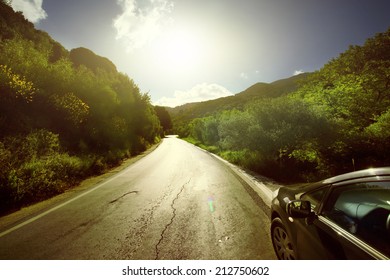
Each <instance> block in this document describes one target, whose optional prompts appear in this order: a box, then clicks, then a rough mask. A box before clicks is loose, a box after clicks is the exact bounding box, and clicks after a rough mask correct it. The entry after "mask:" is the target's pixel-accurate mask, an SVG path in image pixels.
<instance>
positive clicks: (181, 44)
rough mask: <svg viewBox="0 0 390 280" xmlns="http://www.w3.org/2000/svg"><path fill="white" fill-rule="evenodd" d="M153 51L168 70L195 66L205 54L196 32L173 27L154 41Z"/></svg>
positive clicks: (188, 68) (181, 69)
mask: <svg viewBox="0 0 390 280" xmlns="http://www.w3.org/2000/svg"><path fill="white" fill-rule="evenodd" d="M154 52H155V55H156V57H157V61H159V62H160V63H161V64H162V65H161V66H163V67H164V68H165V69H167V70H168V71H183V70H191V69H194V68H197V67H198V66H199V64H200V63H201V61H202V59H203V58H204V56H205V51H204V43H203V42H202V40H201V39H200V37H199V36H197V34H196V33H194V32H191V31H189V30H185V29H180V28H175V29H172V30H169V31H168V32H166V33H164V34H162V35H161V36H160V38H159V40H158V41H156V42H155V45H154Z"/></svg>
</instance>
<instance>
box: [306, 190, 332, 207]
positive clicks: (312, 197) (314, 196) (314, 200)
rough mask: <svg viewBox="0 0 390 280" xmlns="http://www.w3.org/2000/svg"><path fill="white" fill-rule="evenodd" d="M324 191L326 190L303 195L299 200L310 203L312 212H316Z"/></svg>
mask: <svg viewBox="0 0 390 280" xmlns="http://www.w3.org/2000/svg"><path fill="white" fill-rule="evenodd" d="M326 190H327V188H322V189H319V190H315V191H311V192H308V193H305V194H304V195H302V196H301V199H303V200H308V201H310V203H311V207H312V209H314V211H316V210H318V207H319V205H320V202H321V201H322V199H323V198H324V195H325V191H326Z"/></svg>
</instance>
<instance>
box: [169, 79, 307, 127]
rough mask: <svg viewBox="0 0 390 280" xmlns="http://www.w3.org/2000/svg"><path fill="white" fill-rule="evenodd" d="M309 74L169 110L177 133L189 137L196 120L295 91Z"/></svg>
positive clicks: (256, 85) (243, 107) (259, 84)
mask: <svg viewBox="0 0 390 280" xmlns="http://www.w3.org/2000/svg"><path fill="white" fill-rule="evenodd" d="M307 75H308V74H306V73H304V74H301V75H297V76H294V77H291V78H288V79H283V80H279V81H276V82H273V83H270V84H267V83H257V84H255V85H253V86H251V87H249V88H248V89H246V90H244V91H243V92H240V93H237V94H236V95H233V96H228V97H222V98H218V99H214V100H209V101H203V102H195V103H188V104H184V105H181V106H178V107H175V108H167V110H168V112H169V113H170V115H171V116H172V118H173V121H174V124H175V132H176V133H177V134H179V135H188V133H189V131H188V128H189V127H188V123H189V122H190V121H191V120H193V119H196V118H202V117H205V116H210V115H215V114H216V113H217V112H222V111H226V110H233V109H234V110H244V109H245V107H246V106H247V104H248V103H251V102H254V101H256V100H258V99H264V98H274V97H279V96H282V95H286V94H288V93H291V92H293V91H295V90H296V89H297V88H298V86H299V82H300V81H302V80H303V79H304V78H305V77H306V76H307Z"/></svg>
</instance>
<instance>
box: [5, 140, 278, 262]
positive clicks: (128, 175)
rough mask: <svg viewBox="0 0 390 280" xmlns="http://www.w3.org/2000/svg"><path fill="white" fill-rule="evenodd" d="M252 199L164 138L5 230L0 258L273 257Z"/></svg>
mask: <svg viewBox="0 0 390 280" xmlns="http://www.w3.org/2000/svg"><path fill="white" fill-rule="evenodd" d="M253 198H254V196H253V193H252V195H251V192H250V190H249V188H248V186H246V185H245V183H244V182H243V181H242V180H240V178H239V177H238V176H237V175H235V173H234V172H233V171H232V170H231V169H230V167H228V166H227V165H226V164H225V163H223V162H221V161H220V160H218V159H216V158H215V157H213V156H211V155H210V154H209V153H207V152H204V151H202V150H200V149H198V148H196V147H195V146H193V145H191V144H188V143H186V142H184V141H182V140H180V139H176V138H166V139H164V141H163V142H162V143H161V144H160V146H159V147H158V148H157V149H156V150H155V151H154V152H152V153H151V154H149V155H148V156H146V157H144V158H142V159H141V160H139V161H137V162H136V163H135V164H133V165H131V166H130V167H128V168H127V169H125V170H123V171H122V172H120V173H118V174H116V175H114V176H113V177H110V178H109V179H107V180H105V181H103V182H102V183H100V184H98V185H96V186H94V187H92V188H91V189H89V190H87V191H85V192H84V193H82V194H81V195H78V196H76V197H74V198H72V199H71V200H68V201H67V202H65V203H62V204H60V205H57V206H56V208H52V209H50V210H49V211H46V212H43V213H41V214H40V215H39V216H36V217H35V218H32V219H30V220H27V221H25V222H24V224H22V226H19V227H18V228H11V230H8V231H4V230H3V231H1V230H0V259H49V260H51V259H206V260H209V259H274V258H275V256H274V253H273V250H272V245H271V242H270V238H269V233H268V232H269V221H268V217H267V215H266V213H265V211H264V209H265V207H264V205H262V202H261V200H258V199H253Z"/></svg>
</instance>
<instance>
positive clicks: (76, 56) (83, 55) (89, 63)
mask: <svg viewBox="0 0 390 280" xmlns="http://www.w3.org/2000/svg"><path fill="white" fill-rule="evenodd" d="M69 58H70V60H71V61H72V62H73V65H74V66H75V67H78V66H80V65H84V66H86V67H87V68H88V69H90V70H92V71H94V72H96V71H97V69H102V70H104V71H107V72H111V73H116V72H117V69H116V66H115V65H114V63H112V62H111V61H110V60H109V59H108V58H106V57H102V56H99V55H97V54H95V53H94V52H93V51H91V50H89V49H86V48H76V49H72V50H71V51H70V57H69Z"/></svg>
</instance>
